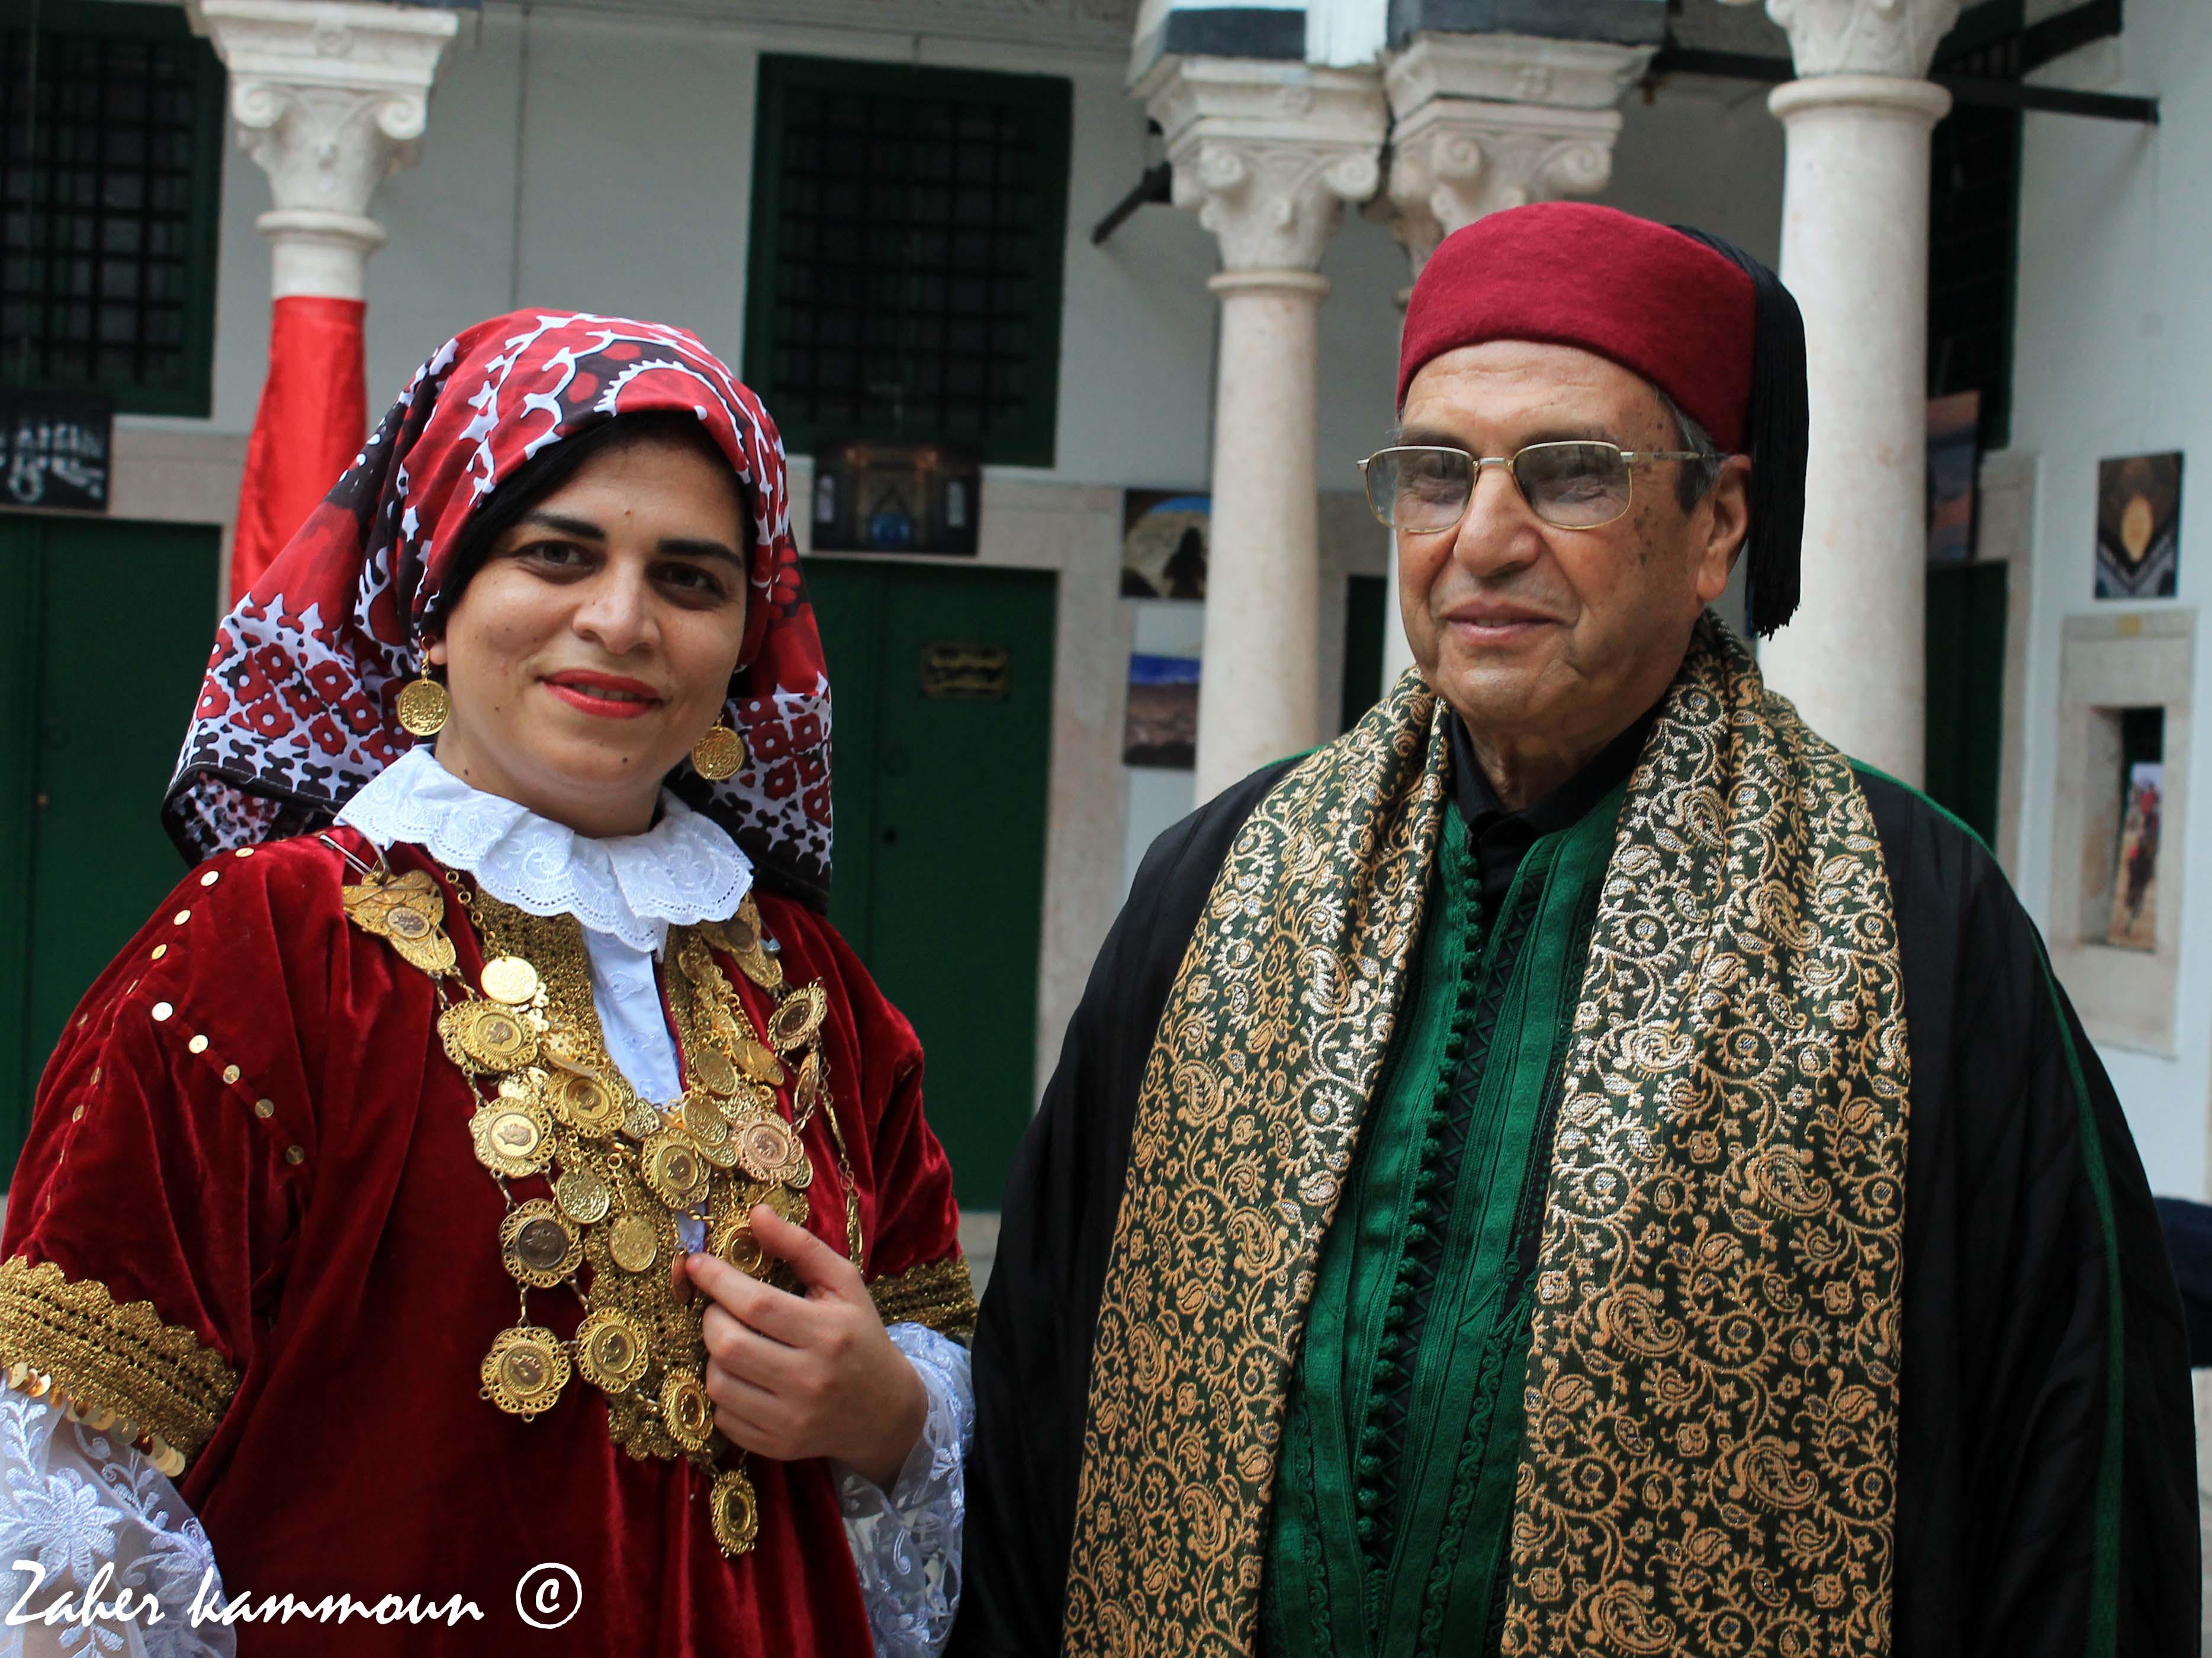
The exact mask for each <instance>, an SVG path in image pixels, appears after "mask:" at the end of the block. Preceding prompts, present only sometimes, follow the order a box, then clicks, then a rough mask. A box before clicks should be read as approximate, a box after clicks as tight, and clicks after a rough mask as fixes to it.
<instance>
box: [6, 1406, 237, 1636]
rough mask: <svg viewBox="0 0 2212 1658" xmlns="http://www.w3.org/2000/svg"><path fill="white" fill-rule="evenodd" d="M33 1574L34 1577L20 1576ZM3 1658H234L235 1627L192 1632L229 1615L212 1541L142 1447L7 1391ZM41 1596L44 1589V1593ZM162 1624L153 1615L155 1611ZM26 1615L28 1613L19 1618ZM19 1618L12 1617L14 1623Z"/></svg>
mask: <svg viewBox="0 0 2212 1658" xmlns="http://www.w3.org/2000/svg"><path fill="white" fill-rule="evenodd" d="M24 1561H29V1562H32V1563H33V1564H35V1565H36V1567H37V1568H38V1570H37V1571H36V1572H35V1573H34V1572H31V1571H23V1570H16V1564H18V1563H21V1562H24ZM0 1568H5V1570H0V1596H4V1597H5V1599H4V1601H0V1658H46V1655H49V1654H55V1653H66V1654H70V1655H73V1658H75V1655H82V1658H233V1655H234V1653H235V1652H236V1650H237V1637H236V1636H235V1635H234V1634H233V1633H232V1631H230V1630H229V1629H228V1627H226V1626H225V1625H222V1624H219V1623H209V1624H206V1625H203V1626H202V1627H200V1628H197V1629H195V1628H194V1627H193V1626H192V1619H191V1609H192V1604H193V1601H194V1600H195V1598H196V1597H198V1596H199V1595H200V1594H201V1590H202V1588H203V1585H205V1586H206V1599H205V1600H204V1602H203V1604H207V1605H213V1606H220V1605H221V1604H222V1578H221V1576H219V1575H217V1574H216V1564H215V1551H214V1550H213V1549H212V1548H211V1547H210V1546H209V1544H208V1538H207V1533H206V1532H205V1531H204V1530H203V1529H201V1527H200V1522H199V1520H198V1518H197V1516H196V1515H194V1514H193V1513H192V1511H191V1509H189V1508H188V1507H186V1506H185V1501H184V1499H183V1498H182V1497H179V1496H178V1495H177V1488H176V1487H175V1486H174V1485H171V1484H170V1483H169V1481H168V1478H167V1476H166V1475H165V1474H163V1473H161V1470H160V1469H158V1468H156V1467H155V1466H154V1465H153V1463H152V1462H151V1461H149V1460H148V1459H147V1458H146V1457H145V1456H144V1455H142V1454H141V1453H140V1452H139V1451H138V1450H137V1449H136V1448H134V1447H132V1446H131V1445H128V1444H125V1443H124V1442H121V1441H119V1440H117V1439H115V1438H114V1437H113V1436H111V1435H108V1434H106V1433H103V1432H101V1431H100V1430H98V1429H94V1428H90V1427H88V1426H86V1425H85V1424H83V1423H82V1422H76V1421H72V1420H71V1419H70V1418H69V1417H67V1416H65V1415H64V1414H63V1412H61V1411H59V1410H58V1409H56V1408H55V1406H53V1405H52V1404H51V1403H49V1402H48V1401H46V1400H39V1399H32V1398H30V1397H29V1396H27V1394H22V1393H21V1392H18V1391H17V1390H16V1389H15V1388H7V1387H0ZM34 1585H35V1587H34ZM64 1597H66V1600H67V1606H66V1608H59V1610H65V1611H67V1612H70V1613H71V1614H77V1613H80V1612H81V1610H82V1607H83V1606H84V1605H85V1603H86V1602H87V1600H88V1599H89V1600H91V1601H92V1602H93V1603H94V1608H95V1610H96V1609H98V1608H99V1607H101V1606H105V1607H106V1608H109V1609H110V1610H111V1611H112V1610H114V1609H116V1608H118V1604H120V1605H124V1606H127V1607H128V1609H129V1612H130V1615H129V1616H127V1617H113V1616H110V1617H106V1618H100V1619H95V1620H93V1621H90V1622H88V1621H87V1620H85V1619H83V1618H82V1616H81V1615H70V1616H68V1617H66V1619H63V1620H60V1621H57V1622H55V1623H52V1624H48V1623H46V1622H45V1621H43V1620H42V1619H40V1620H38V1621H31V1622H25V1621H23V1620H24V1619H26V1618H27V1617H31V1616H33V1614H39V1613H43V1612H47V1611H49V1610H50V1609H58V1608H57V1603H58V1602H59V1601H62V1600H64ZM149 1598H150V1599H151V1600H152V1602H153V1603H154V1605H155V1606H156V1607H157V1608H158V1615H154V1614H149V1612H147V1611H146V1606H147V1602H148V1600H149ZM18 1606H20V1607H21V1612H14V1611H13V1609H14V1608H16V1607H18ZM11 1614H12V1615H11Z"/></svg>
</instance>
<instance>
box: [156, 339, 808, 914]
mask: <svg viewBox="0 0 2212 1658" xmlns="http://www.w3.org/2000/svg"><path fill="white" fill-rule="evenodd" d="M650 410H689V411H690V412H691V413H692V414H694V415H696V416H697V417H698V420H699V423H700V424H701V425H702V426H703V427H704V428H706V430H707V432H708V434H709V435H711V436H712V437H713V439H714V441H715V443H716V444H717V445H719V446H720V448H721V451H722V452H723V454H725V455H726V456H727V457H728V459H729V462H730V465H732V467H733V468H734V469H736V471H737V475H738V481H739V483H741V484H742V485H743V487H744V495H745V498H746V500H747V501H748V503H749V504H750V507H751V508H752V514H753V532H754V533H753V549H752V556H751V567H750V573H749V578H748V584H747V585H748V592H747V594H746V599H747V604H748V607H749V614H748V615H747V616H746V618H745V637H744V647H743V650H742V652H741V653H740V654H739V656H738V670H737V672H736V674H735V675H734V676H732V679H731V681H730V699H729V714H730V720H731V723H732V724H733V725H734V726H736V727H737V729H738V732H741V733H742V734H743V735H744V739H745V747H746V750H747V751H748V758H747V761H746V763H745V766H744V769H743V770H741V771H739V772H738V774H737V775H736V776H734V777H732V778H731V779H730V780H728V781H726V782H721V783H715V782H709V781H708V780H707V779H705V778H702V777H701V776H700V775H698V774H697V773H696V772H694V771H693V770H692V769H691V768H690V767H689V766H679V767H678V768H677V769H676V771H675V772H674V773H673V774H671V776H670V778H669V785H670V786H671V787H672V788H674V789H675V790H676V792H677V793H678V794H679V795H681V796H682V797H683V798H684V799H685V800H686V801H687V802H689V803H690V805H693V806H695V807H696V808H697V809H698V810H700V811H704V812H706V813H708V815H709V816H711V817H714V818H715V819H716V820H717V821H718V822H720V823H721V824H722V826H723V827H724V828H725V829H728V830H729V831H730V832H731V833H732V835H735V836H736V837H737V840H738V844H739V845H741V846H742V847H744V849H745V852H746V853H747V854H748V855H749V856H750V858H751V859H752V860H753V862H754V864H755V865H757V866H758V867H759V868H760V869H761V870H762V871H763V873H765V874H767V875H769V877H771V878H781V881H780V884H781V885H783V886H785V887H787V888H788V889H790V890H793V891H794V892H796V893H797V894H798V895H799V896H805V897H807V898H809V899H811V901H812V902H815V903H817V904H820V903H823V902H826V899H827V896H828V893H829V676H828V674H827V672H826V671H825V670H824V666H823V659H822V641H821V637H820V635H818V634H817V631H816V629H815V625H814V610H813V607H812V605H811V604H809V603H808V601H807V597H806V587H805V582H804V581H803V580H801V578H800V575H799V554H798V549H797V548H796V547H795V546H794V545H793V542H792V538H791V504H790V498H789V493H788V490H787V487H786V480H785V476H784V459H783V439H782V437H781V434H779V433H778V432H777V431H776V428H775V422H774V421H773V420H771V419H769V415H768V411H767V410H765V409H763V407H762V406H761V404H760V400H759V399H758V398H756V397H755V396H754V395H753V394H752V392H750V391H749V390H748V389H746V387H744V386H742V385H740V384H739V383H738V380H737V377H736V376H735V375H733V374H731V373H730V371H729V368H728V367H726V365H725V364H724V363H722V362H721V361H720V359H718V358H716V357H715V356H714V355H713V353H711V352H709V351H708V349H706V348H705V347H704V346H703V345H702V344H700V343H699V342H698V340H697V339H696V338H695V337H692V336H691V335H690V334H688V333H686V332H685V331H684V330H682V329H680V328H670V327H666V326H664V325H661V324H659V323H649V322H634V321H631V320H629V319H627V318H623V317H597V316H590V315H586V314H580V313H545V312H538V311H519V312H516V313H513V314H512V315H509V316H505V317H495V318H493V319H491V320H490V321H489V322H483V323H478V324H477V325H476V326H475V327H473V328H471V329H469V330H467V331H465V332H463V333H462V334H460V335H459V336H458V337H455V338H454V339H452V340H450V341H448V342H447V343H446V344H445V345H444V346H442V347H441V348H440V349H439V350H438V352H437V354H436V355H435V356H433V357H432V358H431V359H430V361H428V362H427V363H425V364H423V365H422V367H421V368H420V369H419V370H417V371H416V375H415V378H414V380H412V381H411V382H410V384H409V385H408V387H407V389H406V390H405V391H404V392H401V393H400V394H399V401H398V402H397V403H395V404H392V410H391V412H390V413H388V414H386V416H385V417H384V420H383V422H382V423H381V424H380V425H379V426H378V428H376V431H375V432H374V434H372V435H371V436H370V438H369V440H368V444H367V445H366V446H364V447H363V448H362V452H361V454H360V455H359V456H358V457H357V458H356V459H355V461H354V464H353V466H352V468H351V470H349V471H348V472H347V473H346V475H345V476H344V477H342V478H340V479H339V480H338V482H337V487H336V488H335V489H332V490H331V493H330V495H328V497H326V498H325V501H323V504H322V505H321V506H319V507H317V508H316V509H315V511H314V513H313V515H312V516H310V517H309V519H307V524H306V525H304V526H303V527H302V528H301V531H300V532H299V533H298V534H297V535H295V536H294V537H292V539H291V541H290V542H289V544H287V545H286V547H285V549H284V550H283V552H282V553H280V554H279V555H278V556H277V557H276V562H274V563H272V564H271V565H270V567H269V569H268V571H267V572H266V573H265V574H264V575H263V576H262V578H261V580H259V581H258V582H256V583H255V584H254V586H253V591H252V592H250V593H248V594H247V595H246V597H245V598H242V599H240V601H239V603H238V604H237V606H236V608H235V609H234V610H232V611H231V613H230V614H229V615H228V616H226V617H224V618H223V621H222V625H221V626H220V627H219V628H218V629H216V642H215V653H214V654H213V656H212V657H210V659H209V662H208V671H207V678H206V681H205V683H204V684H203V686H202V688H201V691H200V700H199V705H198V707H197V708H196V709H195V710H194V712H193V714H192V722H191V729H190V731H188V732H186V734H185V746H184V752H183V754H182V755H181V756H179V760H178V763H177V774H176V777H175V779H174V780H173V781H172V782H171V783H170V785H169V793H168V798H167V800H166V801H165V802H164V803H163V805H162V811H161V817H162V822H163V823H164V825H165V826H166V827H167V829H168V831H169V834H170V835H171V837H172V838H173V839H174V840H175V841H176V842H177V844H178V846H179V847H181V848H182V849H183V850H184V852H185V854H186V855H187V856H188V857H191V858H194V859H199V858H205V857H208V856H210V855H212V854H213V853H216V852H220V851H222V850H225V849H228V848H229V847H237V846H241V845H244V844H246V843H248V842H251V841H263V840H269V839H273V838H275V837H277V836H280V835H299V834H305V833H307V832H308V831H310V830H313V829H317V828H319V827H321V826H322V825H323V824H325V823H328V822H329V821H330V820H331V817H332V816H333V815H334V814H335V813H336V812H337V810H338V808H339V807H340V806H342V805H344V804H345V803H346V801H347V800H348V799H350V798H351V797H352V796H353V794H354V793H355V792H356V790H358V789H359V788H361V786H362V785H363V784H365V783H367V782H368V780H369V779H370V778H372V777H374V776H375V775H376V774H378V773H379V772H380V771H382V770H383V769H384V768H386V766H388V765H390V764H391V763H392V762H393V761H394V760H396V759H398V757H399V756H400V755H401V754H402V753H403V752H404V750H406V749H407V748H408V746H409V745H410V744H411V743H412V742H413V740H414V739H413V738H410V737H409V736H408V734H407V733H406V732H405V731H404V730H403V729H402V728H401V726H400V724H399V720H398V699H399V690H400V688H401V686H402V685H404V683H406V682H407V681H408V680H409V679H410V678H411V677H413V675H414V672H415V669H416V662H417V660H418V659H419V657H420V653H421V651H420V647H421V643H422V627H423V623H424V619H425V618H426V617H427V616H432V615H434V614H435V607H436V604H437V600H438V596H439V589H440V587H441V584H442V583H443V582H444V580H446V577H447V574H448V573H449V572H450V571H451V569H452V567H453V549H454V545H455V544H456V543H457V542H458V541H459V538H460V534H461V531H462V529H463V528H464V527H465V525H466V524H467V523H468V520H469V519H470V516H471V514H472V513H474V511H475V510H476V508H477V506H478V505H479V504H481V503H482V502H483V500H484V499H485V498H486V497H487V496H488V495H490V494H491V492H492V491H493V489H495V488H497V487H498V486H499V484H500V483H501V482H503V481H504V480H505V479H507V477H511V476H512V475H513V472H514V471H515V470H516V469H517V468H518V467H520V465H522V463H523V462H525V461H526V460H527V459H530V458H531V457H532V455H534V454H536V453H537V452H538V451H539V450H541V449H543V448H544V447H545V446H547V445H549V444H552V443H558V442H560V441H561V440H562V439H564V438H571V437H574V436H575V435H577V434H579V433H580V432H584V431H587V430H589V429H590V428H592V427H593V426H595V425H597V424H599V422H602V421H605V420H608V419H610V418H611V417H613V416H616V415H618V414H619V415H631V414H640V413H644V412H647V411H650Z"/></svg>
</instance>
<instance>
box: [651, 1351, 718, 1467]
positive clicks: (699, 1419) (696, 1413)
mask: <svg viewBox="0 0 2212 1658" xmlns="http://www.w3.org/2000/svg"><path fill="white" fill-rule="evenodd" d="M660 1419H661V1421H662V1423H663V1424H665V1426H666V1428H667V1429H668V1436H669V1437H670V1438H671V1439H673V1440H674V1441H675V1442H677V1443H678V1444H679V1445H681V1446H682V1447H683V1448H684V1449H685V1450H687V1451H697V1450H704V1449H705V1448H706V1445H707V1441H708V1439H709V1438H710V1437H712V1436H713V1434H714V1400H711V1399H709V1398H708V1397H707V1389H706V1388H705V1387H704V1386H703V1385H702V1383H701V1382H700V1380H699V1378H698V1376H697V1375H696V1373H695V1372H693V1371H690V1370H672V1371H671V1372H670V1373H669V1376H668V1380H667V1381H666V1382H663V1383H662V1384H661V1388H660Z"/></svg>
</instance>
